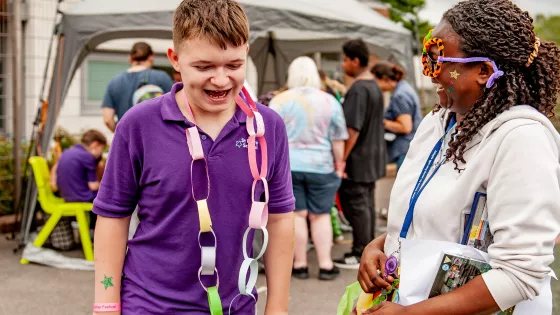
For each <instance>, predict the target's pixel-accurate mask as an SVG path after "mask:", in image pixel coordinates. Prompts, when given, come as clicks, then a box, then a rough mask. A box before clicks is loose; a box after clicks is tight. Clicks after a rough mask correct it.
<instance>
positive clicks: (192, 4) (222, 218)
mask: <svg viewBox="0 0 560 315" xmlns="http://www.w3.org/2000/svg"><path fill="white" fill-rule="evenodd" d="M248 39H249V25H248V20H247V16H246V15H245V12H244V11H243V9H242V8H241V6H240V5H239V4H238V3H237V2H235V1H233V0H214V1H207V0H184V1H183V2H182V3H181V4H180V5H179V7H178V8H177V10H176V12H175V15H174V28H173V42H174V48H170V49H169V50H168V57H169V60H170V61H171V63H172V65H173V67H174V69H175V70H176V71H178V72H180V73H181V77H182V82H181V83H176V84H175V85H174V86H173V88H172V91H171V92H170V93H167V94H165V95H163V96H162V97H159V98H155V99H152V100H149V101H146V102H144V103H142V104H139V105H137V106H135V107H133V108H132V109H131V110H130V111H128V112H127V113H126V114H125V115H124V117H123V118H122V120H121V121H120V122H119V124H118V126H117V129H116V133H115V137H114V139H113V143H112V145H111V151H110V153H109V158H108V161H107V167H106V171H105V174H104V177H103V180H102V182H101V187H100V190H99V193H98V196H97V198H96V200H95V202H94V208H93V211H94V212H95V213H97V214H98V215H99V218H98V222H97V228H96V232H95V233H96V234H95V304H94V309H95V310H97V312H98V313H99V314H101V312H105V311H107V310H114V312H108V313H103V314H121V313H122V314H123V315H128V314H134V315H137V314H138V315H139V314H187V313H188V314H194V315H197V314H200V315H202V314H209V313H210V314H214V315H216V314H255V304H256V290H255V289H254V286H251V285H247V287H249V289H247V291H248V292H242V293H245V294H244V295H241V296H239V293H240V289H239V288H238V279H239V278H243V277H244V275H245V274H248V272H247V271H249V270H253V267H256V261H254V262H252V261H251V260H250V259H249V260H247V257H244V256H245V255H248V256H249V257H253V256H252V251H251V250H250V249H248V250H247V253H244V252H243V251H242V248H243V247H244V246H243V241H245V242H246V244H249V245H250V244H252V238H253V232H251V233H248V234H246V231H248V229H247V228H248V226H251V225H254V222H255V220H254V219H255V217H254V216H253V215H252V214H253V213H254V212H253V210H254V209H253V208H255V209H256V208H258V204H260V205H261V208H260V209H261V210H262V209H263V208H262V205H263V204H267V207H268V213H269V214H270V215H269V217H268V225H266V220H265V216H262V218H261V216H258V217H257V219H258V220H257V221H259V222H260V220H261V219H262V220H263V226H266V229H267V230H268V233H267V236H268V248H267V249H266V253H265V254H264V255H265V256H264V257H265V262H266V277H267V283H268V294H267V306H266V314H267V315H273V314H287V313H288V295H289V294H288V293H289V286H290V275H291V268H292V259H293V240H294V226H293V215H292V210H293V209H294V207H295V199H294V197H293V193H292V188H291V187H292V185H291V177H290V176H291V175H290V166H289V158H288V141H287V135H286V130H285V127H284V123H283V121H282V119H281V118H280V117H279V116H278V115H277V114H276V113H275V112H273V111H272V110H270V109H268V108H267V107H265V106H262V105H259V104H257V105H256V107H255V108H254V109H253V112H252V114H251V113H248V112H247V107H241V105H242V104H244V102H242V101H239V98H238V100H237V105H239V106H240V107H238V106H237V105H236V97H237V96H238V95H239V94H240V91H241V90H242V86H243V82H244V79H245V63H246V58H247V52H248V46H247V43H248ZM244 99H245V100H247V103H249V104H250V105H251V104H252V103H251V100H250V99H249V97H248V96H247V94H244ZM251 106H252V105H251ZM191 111H192V112H191ZM256 111H258V114H257V113H255V112H256ZM249 114H251V116H250V117H249V116H248V115H249ZM260 117H262V120H260ZM254 121H256V123H257V124H256V126H257V127H256V128H255V129H256V130H257V131H256V135H255V132H254V131H253V132H252V133H253V134H250V132H249V129H250V127H248V126H251V125H250V124H252V123H253V122H254ZM259 122H261V124H260V126H259ZM262 122H264V126H265V127H266V129H265V128H263V126H262ZM186 130H187V132H185V131H186ZM265 130H266V131H265ZM186 133H187V134H189V135H190V138H189V140H188V141H187V137H186ZM193 135H194V136H193ZM255 137H258V141H257V142H255ZM256 143H257V144H258V145H257V144H256ZM201 151H202V152H201ZM197 152H198V153H197ZM255 152H256V156H257V159H256V160H255V161H258V162H255V163H254V164H252V161H253V159H254V156H255V155H254V154H255ZM201 153H202V155H203V157H204V158H203V159H201V158H200V154H201ZM251 154H253V155H251ZM251 156H252V157H251ZM266 156H267V157H268V158H265V157H266ZM264 162H266V164H265V163H264ZM191 163H192V164H191ZM255 164H257V168H259V169H260V173H258V172H257V173H256V172H254V170H255V169H254V165H255ZM205 165H206V166H207V168H205ZM259 174H261V175H259ZM262 174H264V176H262ZM259 176H260V177H262V178H259ZM255 177H256V178H255ZM257 178H258V179H257ZM255 183H257V184H255ZM252 188H253V189H254V195H253V196H255V197H252V196H251V191H252ZM253 198H255V199H256V201H255V200H252V199H253ZM195 200H196V201H195ZM266 202H267V203H266ZM206 205H207V207H206ZM256 205H257V206H256ZM136 206H138V216H139V219H140V224H139V226H138V229H137V231H136V233H135V235H134V238H133V239H132V240H130V241H128V243H127V233H128V226H129V221H130V215H131V214H132V212H133V211H134V209H135V207H136ZM208 209H209V210H208ZM265 209H266V208H265ZM204 210H205V211H206V212H204ZM257 210H258V209H257ZM204 213H206V214H204ZM263 213H264V212H263ZM250 214H251V218H249V215H250ZM210 219H211V231H212V232H211V233H207V232H204V233H203V231H204V229H205V228H208V226H206V225H205V224H206V222H210ZM251 222H253V223H251ZM206 231H208V230H206ZM262 231H263V232H264V231H265V229H264V228H263V230H262ZM257 233H261V231H257ZM265 236H266V235H265ZM127 245H128V252H127V251H126V248H127ZM248 247H249V248H250V246H248ZM125 253H126V255H125ZM213 258H214V259H213ZM209 262H210V263H209ZM212 263H214V264H212ZM246 263H249V264H246ZM242 264H243V266H244V267H246V269H244V271H242V272H240V268H241V267H242ZM209 266H211V268H208V267H209ZM249 267H250V268H249ZM218 271H219V273H218ZM249 273H250V272H249ZM240 276H241V277H240ZM248 279H249V278H247V279H245V280H248ZM247 283H251V280H250V279H249V281H246V282H245V284H247ZM207 291H208V292H207ZM216 292H217V293H216ZM251 294H252V295H251ZM218 295H219V296H218ZM216 299H217V300H216ZM234 299H235V300H234ZM118 303H122V304H118ZM119 310H120V311H119Z"/></svg>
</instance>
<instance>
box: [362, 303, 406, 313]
mask: <svg viewBox="0 0 560 315" xmlns="http://www.w3.org/2000/svg"><path fill="white" fill-rule="evenodd" d="M362 314H363V315H367V314H375V315H392V314H395V315H406V314H407V308H406V307H405V306H402V305H399V304H395V303H391V302H383V303H381V304H379V305H376V306H374V307H372V308H370V309H369V310H366V311H365V312H363V313H362Z"/></svg>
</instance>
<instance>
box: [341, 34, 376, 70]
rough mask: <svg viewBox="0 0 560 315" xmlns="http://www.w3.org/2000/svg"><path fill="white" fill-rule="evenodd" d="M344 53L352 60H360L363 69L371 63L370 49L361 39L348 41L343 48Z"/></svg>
mask: <svg viewBox="0 0 560 315" xmlns="http://www.w3.org/2000/svg"><path fill="white" fill-rule="evenodd" d="M342 51H343V52H344V55H346V57H348V58H350V59H352V60H354V59H356V58H358V60H360V65H361V66H362V67H367V65H368V63H369V49H368V47H367V45H366V43H364V41H363V40H362V39H361V38H359V39H353V40H350V41H347V42H346V43H345V44H344V46H342Z"/></svg>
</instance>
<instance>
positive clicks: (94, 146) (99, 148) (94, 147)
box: [88, 141, 105, 159]
mask: <svg viewBox="0 0 560 315" xmlns="http://www.w3.org/2000/svg"><path fill="white" fill-rule="evenodd" d="M88 151H89V153H91V155H93V156H94V157H95V159H98V158H100V157H101V156H102V155H103V152H105V145H104V144H101V143H99V142H97V141H94V142H92V143H91V144H90V145H89V147H88Z"/></svg>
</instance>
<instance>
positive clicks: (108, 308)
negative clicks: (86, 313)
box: [93, 303, 121, 313]
mask: <svg viewBox="0 0 560 315" xmlns="http://www.w3.org/2000/svg"><path fill="white" fill-rule="evenodd" d="M120 310H121V303H94V304H93V311H94V312H97V313H104V312H118V311H120Z"/></svg>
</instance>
